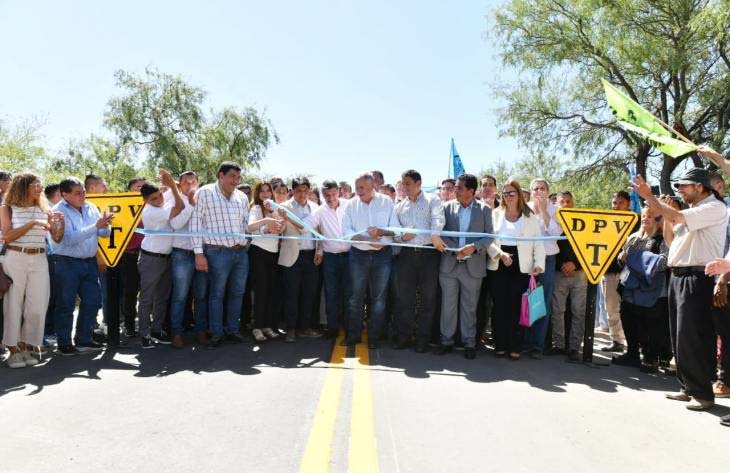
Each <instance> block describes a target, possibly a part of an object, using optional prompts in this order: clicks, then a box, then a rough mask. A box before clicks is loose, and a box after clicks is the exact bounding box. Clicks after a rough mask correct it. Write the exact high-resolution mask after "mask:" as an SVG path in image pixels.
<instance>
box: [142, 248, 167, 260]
mask: <svg viewBox="0 0 730 473" xmlns="http://www.w3.org/2000/svg"><path fill="white" fill-rule="evenodd" d="M142 254H143V255H145V256H152V257H153V258H162V259H167V258H169V257H170V255H169V254H167V255H166V254H164V253H153V252H152V251H147V250H142Z"/></svg>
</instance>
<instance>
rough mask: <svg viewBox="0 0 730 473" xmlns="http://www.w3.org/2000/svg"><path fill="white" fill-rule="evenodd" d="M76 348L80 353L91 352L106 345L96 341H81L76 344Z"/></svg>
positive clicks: (99, 349)
mask: <svg viewBox="0 0 730 473" xmlns="http://www.w3.org/2000/svg"><path fill="white" fill-rule="evenodd" d="M76 349H77V350H78V351H79V353H89V352H92V351H101V350H103V349H104V345H102V344H101V343H97V342H95V341H93V340H92V341H90V342H79V343H77V344H76Z"/></svg>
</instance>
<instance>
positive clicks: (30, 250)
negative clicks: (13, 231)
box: [7, 245, 46, 255]
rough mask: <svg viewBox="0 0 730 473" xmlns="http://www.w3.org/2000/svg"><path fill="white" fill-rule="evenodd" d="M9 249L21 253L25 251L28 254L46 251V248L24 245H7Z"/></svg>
mask: <svg viewBox="0 0 730 473" xmlns="http://www.w3.org/2000/svg"><path fill="white" fill-rule="evenodd" d="M7 249H9V250H13V251H17V252H19V253H25V254H27V255H37V254H39V253H45V252H46V249H45V248H25V247H22V246H15V245H7Z"/></svg>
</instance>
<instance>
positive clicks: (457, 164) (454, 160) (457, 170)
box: [449, 138, 464, 178]
mask: <svg viewBox="0 0 730 473" xmlns="http://www.w3.org/2000/svg"><path fill="white" fill-rule="evenodd" d="M451 165H452V169H453V172H454V174H453V175H452V176H449V177H453V178H457V177H459V176H461V175H462V174H464V164H462V162H461V157H460V156H459V152H458V151H456V145H455V144H454V139H453V138H451Z"/></svg>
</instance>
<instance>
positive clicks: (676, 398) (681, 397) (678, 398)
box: [664, 391, 692, 402]
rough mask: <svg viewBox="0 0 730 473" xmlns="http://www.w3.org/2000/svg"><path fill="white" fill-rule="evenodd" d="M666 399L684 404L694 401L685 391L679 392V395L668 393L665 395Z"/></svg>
mask: <svg viewBox="0 0 730 473" xmlns="http://www.w3.org/2000/svg"><path fill="white" fill-rule="evenodd" d="M664 397H666V398H667V399H671V400H672V401H682V402H689V401H691V400H692V398H691V397H690V396H689V394H687V393H686V392H684V391H679V392H678V393H668V394H665V395H664Z"/></svg>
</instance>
